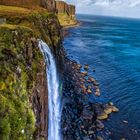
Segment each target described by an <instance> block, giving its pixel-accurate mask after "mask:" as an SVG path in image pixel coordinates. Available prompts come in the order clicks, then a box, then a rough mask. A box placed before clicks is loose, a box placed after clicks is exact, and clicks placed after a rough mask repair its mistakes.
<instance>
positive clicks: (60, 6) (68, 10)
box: [55, 1, 75, 16]
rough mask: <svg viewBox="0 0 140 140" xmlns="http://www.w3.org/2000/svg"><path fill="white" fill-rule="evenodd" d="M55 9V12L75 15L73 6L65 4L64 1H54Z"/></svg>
mask: <svg viewBox="0 0 140 140" xmlns="http://www.w3.org/2000/svg"><path fill="white" fill-rule="evenodd" d="M55 3H56V6H55V7H56V11H57V13H63V14H67V15H69V16H74V15H75V6H74V5H70V4H67V3H66V2H64V1H56V2H55Z"/></svg>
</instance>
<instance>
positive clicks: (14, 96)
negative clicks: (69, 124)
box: [0, 5, 61, 140]
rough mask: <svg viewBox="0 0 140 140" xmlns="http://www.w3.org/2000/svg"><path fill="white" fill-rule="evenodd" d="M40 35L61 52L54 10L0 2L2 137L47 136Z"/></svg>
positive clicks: (59, 35) (31, 137)
mask: <svg viewBox="0 0 140 140" xmlns="http://www.w3.org/2000/svg"><path fill="white" fill-rule="evenodd" d="M38 39H42V40H43V41H45V42H46V43H47V44H48V45H49V46H50V48H51V50H52V52H53V53H54V55H56V56H57V55H58V52H59V49H60V48H61V33H60V24H59V21H58V19H57V17H56V16H55V15H54V14H53V13H48V10H47V9H44V8H43V7H37V8H35V9H29V8H25V7H15V6H5V5H1V6H0V139H1V140H11V139H15V140H18V139H20V140H21V139H27V140H28V139H36V140H40V139H41V140H43V139H45V140H46V139H47V127H48V126H47V116H48V111H47V110H48V106H47V105H48V103H47V102H48V97H47V94H48V92H47V83H46V76H45V75H46V73H45V63H44V59H43V56H42V54H41V52H40V50H39V48H38Z"/></svg>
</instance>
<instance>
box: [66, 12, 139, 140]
mask: <svg viewBox="0 0 140 140" xmlns="http://www.w3.org/2000/svg"><path fill="white" fill-rule="evenodd" d="M77 18H78V20H79V21H81V22H82V24H81V26H79V27H75V28H71V29H69V32H70V34H69V35H68V36H67V37H66V38H65V39H64V47H65V49H66V50H67V53H68V56H69V57H70V58H72V59H74V60H77V61H78V62H79V63H81V64H89V65H90V68H91V70H90V71H89V74H91V75H93V76H94V77H95V78H96V79H97V80H98V82H99V83H100V89H101V97H99V98H96V100H97V102H105V103H106V102H109V101H111V102H113V103H114V104H115V105H116V106H117V107H118V108H119V109H120V111H119V113H116V114H115V113H113V114H111V115H110V117H109V119H108V120H107V121H105V122H104V123H105V126H106V128H105V129H104V131H103V133H105V134H106V133H107V132H108V131H110V132H111V134H109V135H107V134H106V135H107V136H106V137H105V138H106V139H112V140H120V139H122V138H125V139H126V140H140V20H138V19H128V18H116V17H102V16H89V15H78V16H77ZM93 67H94V68H95V69H96V72H95V73H94V72H92V68H93ZM91 100H92V99H91ZM124 121H127V122H128V123H126V122H125V123H124Z"/></svg>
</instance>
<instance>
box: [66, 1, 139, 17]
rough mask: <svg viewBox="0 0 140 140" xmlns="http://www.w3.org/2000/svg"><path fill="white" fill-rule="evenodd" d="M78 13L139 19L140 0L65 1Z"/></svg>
mask: <svg viewBox="0 0 140 140" xmlns="http://www.w3.org/2000/svg"><path fill="white" fill-rule="evenodd" d="M66 1H67V2H68V3H72V4H75V5H76V9H77V12H78V13H86V14H100V15H114V16H126V17H129V16H131V17H139V18H140V14H139V13H140V0H66Z"/></svg>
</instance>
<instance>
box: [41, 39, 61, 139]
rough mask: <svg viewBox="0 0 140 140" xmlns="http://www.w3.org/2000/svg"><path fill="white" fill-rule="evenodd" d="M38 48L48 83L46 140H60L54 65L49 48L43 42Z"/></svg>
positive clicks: (56, 78) (59, 108) (59, 112)
mask: <svg viewBox="0 0 140 140" xmlns="http://www.w3.org/2000/svg"><path fill="white" fill-rule="evenodd" d="M39 48H40V50H41V52H42V53H43V55H44V58H45V63H46V73H47V83H48V103H49V105H48V108H49V116H48V117H49V119H48V123H49V124H48V140H61V133H60V128H61V125H60V121H61V104H60V101H61V99H60V98H61V97H60V93H59V80H58V76H57V70H56V63H55V59H54V57H53V54H52V53H51V50H50V48H49V47H48V45H47V44H46V43H44V42H43V41H39Z"/></svg>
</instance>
